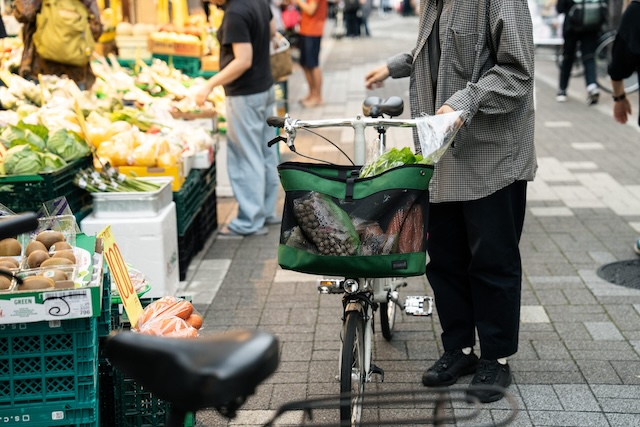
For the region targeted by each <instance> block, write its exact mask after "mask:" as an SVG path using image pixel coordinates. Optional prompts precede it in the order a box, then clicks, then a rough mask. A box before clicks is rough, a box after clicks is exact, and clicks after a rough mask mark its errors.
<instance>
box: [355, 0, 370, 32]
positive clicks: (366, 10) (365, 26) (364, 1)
mask: <svg viewBox="0 0 640 427" xmlns="http://www.w3.org/2000/svg"><path fill="white" fill-rule="evenodd" d="M360 5H361V6H360V14H359V15H358V19H359V20H360V34H361V35H362V34H364V35H365V36H367V37H369V36H371V32H369V15H370V14H371V10H372V9H373V0H360Z"/></svg>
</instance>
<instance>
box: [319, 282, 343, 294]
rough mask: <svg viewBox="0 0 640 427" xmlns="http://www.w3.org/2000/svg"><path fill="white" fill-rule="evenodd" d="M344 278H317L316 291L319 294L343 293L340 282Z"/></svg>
mask: <svg viewBox="0 0 640 427" xmlns="http://www.w3.org/2000/svg"><path fill="white" fill-rule="evenodd" d="M343 282H344V279H318V280H317V282H316V283H317V284H318V293H321V294H341V293H344V289H343V287H342V283H343Z"/></svg>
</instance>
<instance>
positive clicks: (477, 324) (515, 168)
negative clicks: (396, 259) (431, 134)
mask: <svg viewBox="0 0 640 427" xmlns="http://www.w3.org/2000/svg"><path fill="white" fill-rule="evenodd" d="M450 35H454V36H453V37H451V36H450ZM389 76H390V77H392V78H401V77H409V78H410V81H409V99H410V103H411V116H412V117H420V116H421V115H422V114H425V113H426V114H429V115H433V114H442V113H448V112H453V111H459V112H462V113H463V115H462V118H461V121H462V127H461V129H460V130H459V131H458V133H457V136H456V138H455V140H454V142H453V145H452V146H451V147H450V148H449V149H448V150H447V151H446V152H445V154H444V156H443V157H442V158H441V159H440V161H439V162H438V163H437V164H436V165H435V169H434V174H433V178H432V181H431V184H430V187H429V191H430V204H429V220H428V225H427V232H428V253H429V263H428V265H427V279H428V281H429V283H430V285H431V287H432V289H433V292H434V296H435V303H436V308H437V311H438V316H439V319H440V323H441V327H442V336H441V338H442V344H443V346H444V354H443V355H442V357H440V359H439V360H438V361H436V362H435V363H434V364H433V365H432V366H431V367H429V368H428V369H427V370H426V371H425V372H424V374H423V376H422V382H423V384H424V385H425V386H429V387H440V386H449V385H452V384H455V383H456V382H457V380H458V379H459V377H460V376H462V375H467V374H472V373H475V375H474V377H473V379H472V380H471V385H472V387H471V388H470V389H469V391H468V392H467V393H468V394H469V395H470V396H473V397H476V398H478V399H479V400H480V401H481V402H492V401H495V400H499V399H501V398H502V397H503V394H502V393H500V392H499V391H496V390H481V389H478V388H476V389H474V388H473V386H476V385H478V386H486V385H495V386H501V387H507V386H509V385H510V384H511V370H510V367H509V364H508V362H507V357H509V356H511V355H513V354H515V353H516V352H517V350H518V332H519V325H520V323H519V321H520V295H521V282H522V265H521V260H520V250H519V247H518V244H519V241H520V236H521V233H522V227H523V222H524V215H525V205H526V191H527V181H531V180H533V178H534V174H535V171H536V168H537V166H536V154H535V148H534V128H535V123H534V122H535V117H534V103H533V88H534V44H533V28H532V22H531V14H530V13H529V8H528V5H527V0H490V1H489V0H477V1H465V2H461V1H457V0H438V1H436V0H426V1H423V2H422V7H421V8H420V24H419V29H418V41H417V45H416V47H415V48H414V49H413V50H412V51H411V52H406V53H401V54H398V55H395V56H393V57H391V58H389V59H388V60H387V63H386V65H383V66H381V67H378V68H376V69H374V70H372V71H370V72H369V73H368V74H367V75H366V78H365V85H366V86H367V88H369V89H372V88H375V87H378V86H379V85H380V84H381V83H382V82H383V81H384V80H385V79H386V78H387V77H389ZM414 144H415V149H416V151H420V142H419V139H418V137H417V134H416V133H415V132H414ZM476 331H477V337H478V339H479V344H480V355H481V356H480V357H481V358H480V359H478V356H476V354H475V353H474V350H473V347H474V346H475V344H476Z"/></svg>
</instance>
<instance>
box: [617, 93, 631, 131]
mask: <svg viewBox="0 0 640 427" xmlns="http://www.w3.org/2000/svg"><path fill="white" fill-rule="evenodd" d="M630 115H631V103H630V102H629V99H627V98H625V99H623V100H622V101H618V102H614V103H613V118H614V119H615V121H616V122H618V123H620V124H622V125H623V124H625V123H627V120H628V119H629V116H630Z"/></svg>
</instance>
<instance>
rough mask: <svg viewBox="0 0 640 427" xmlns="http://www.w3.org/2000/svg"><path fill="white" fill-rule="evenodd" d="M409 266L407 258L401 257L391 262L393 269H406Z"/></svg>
mask: <svg viewBox="0 0 640 427" xmlns="http://www.w3.org/2000/svg"><path fill="white" fill-rule="evenodd" d="M406 268H407V260H404V259H401V260H396V261H392V262H391V269H392V270H405V269H406Z"/></svg>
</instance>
